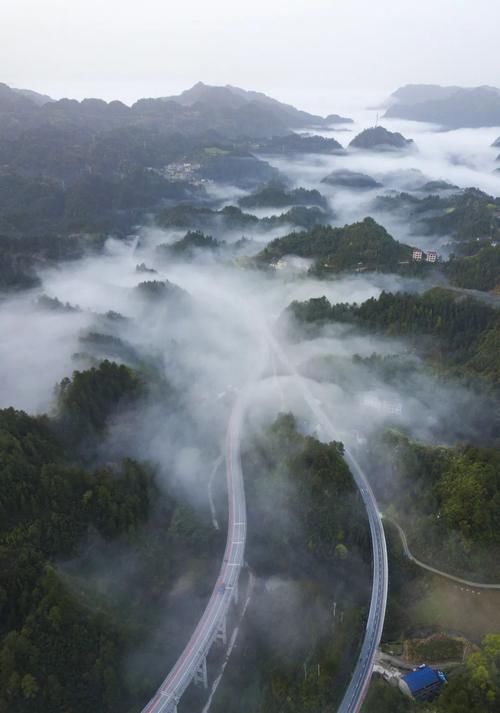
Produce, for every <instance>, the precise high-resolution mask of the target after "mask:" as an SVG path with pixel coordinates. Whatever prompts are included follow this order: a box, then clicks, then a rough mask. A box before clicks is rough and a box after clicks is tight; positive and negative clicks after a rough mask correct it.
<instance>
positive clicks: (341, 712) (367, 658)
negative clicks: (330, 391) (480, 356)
mask: <svg viewBox="0 0 500 713" xmlns="http://www.w3.org/2000/svg"><path fill="white" fill-rule="evenodd" d="M267 339H268V342H269V344H270V345H271V348H272V350H273V351H274V353H275V354H276V356H277V357H278V359H279V361H280V362H281V363H282V364H283V366H284V368H285V369H286V371H287V372H288V373H289V374H290V375H291V376H293V377H295V379H296V381H297V385H298V387H299V389H300V391H301V393H302V396H303V397H304V400H305V401H306V403H307V405H308V406H309V408H310V409H311V411H312V412H313V414H314V417H315V419H317V421H318V423H319V424H320V425H321V427H322V428H323V430H324V432H325V434H326V435H327V437H328V438H330V439H331V440H332V441H334V440H335V436H336V433H335V427H334V425H333V424H332V422H331V421H330V419H329V418H328V416H327V414H326V413H325V411H324V410H323V408H321V404H320V403H319V402H318V400H317V399H315V398H314V396H313V395H312V393H311V391H310V390H309V388H308V385H307V381H306V379H304V378H303V377H302V376H301V375H300V374H299V373H298V371H297V369H295V367H294V366H293V364H292V363H291V361H290V359H289V358H288V357H287V355H286V354H285V352H284V351H283V349H282V348H281V346H280V345H279V343H278V342H277V340H276V339H275V338H274V337H273V335H272V334H271V333H270V332H268V334H267ZM345 459H346V461H347V464H348V465H349V468H350V469H351V472H352V474H353V477H354V480H355V481H356V485H357V486H358V488H359V491H360V493H361V497H362V498H363V503H364V505H365V508H366V512H367V514H368V522H369V525H370V534H371V540H372V558H373V565H372V566H373V584H372V596H371V601H370V611H369V614H368V621H367V624H366V631H365V636H364V639H363V644H362V646H361V651H360V654H359V657H358V661H357V664H356V667H355V669H354V672H353V674H352V677H351V680H350V683H349V686H348V687H347V690H346V692H345V694H344V698H343V699H342V702H341V704H340V707H339V708H338V713H358V711H359V710H360V709H361V706H362V704H363V700H364V698H365V696H366V693H367V690H368V686H369V685H370V680H371V676H372V670H373V665H374V662H375V654H376V652H377V648H378V647H379V644H380V639H381V638H382V629H383V627H384V618H385V609H386V606H387V589H388V581H389V568H388V562H387V546H386V541H385V534H384V527H383V525H382V518H381V515H380V513H379V510H378V507H377V501H376V500H375V496H374V494H373V491H372V489H371V487H370V484H369V483H368V480H367V478H366V476H365V474H364V473H363V471H362V469H361V468H360V466H359V464H358V462H357V461H356V459H355V458H354V456H353V455H352V453H351V452H350V451H349V450H348V449H346V450H345Z"/></svg>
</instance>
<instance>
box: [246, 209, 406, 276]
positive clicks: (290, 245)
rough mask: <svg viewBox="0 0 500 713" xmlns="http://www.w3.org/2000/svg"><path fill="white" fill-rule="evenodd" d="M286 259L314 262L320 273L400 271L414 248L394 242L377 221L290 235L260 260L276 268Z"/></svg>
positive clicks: (276, 242)
mask: <svg viewBox="0 0 500 713" xmlns="http://www.w3.org/2000/svg"><path fill="white" fill-rule="evenodd" d="M286 255H298V256H299V257H304V258H310V259H311V260H313V261H314V269H315V270H316V271H318V272H342V271H343V270H353V269H354V270H356V271H357V272H364V271H365V270H381V271H384V272H385V271H391V270H396V269H397V267H398V264H399V262H400V261H404V260H408V259H409V258H410V255H411V247H410V246H409V245H404V244H403V243H399V242H398V241H397V240H394V238H393V237H391V236H390V235H389V233H388V232H387V231H386V230H385V228H383V227H382V226H381V225H379V224H378V223H376V222H375V221H374V220H373V218H365V219H364V220H363V221H361V222H359V223H353V224H351V225H345V226H344V227H343V228H332V227H331V226H316V227H314V228H313V229H312V230H310V231H304V232H300V233H290V234H289V235H285V236H284V237H282V238H276V239H275V240H272V241H271V242H270V243H269V244H268V245H267V246H266V247H265V248H264V250H262V251H261V252H260V253H259V254H258V255H257V257H256V260H257V261H258V263H260V264H268V265H273V264H276V263H277V262H278V260H280V259H281V258H283V257H284V256H286Z"/></svg>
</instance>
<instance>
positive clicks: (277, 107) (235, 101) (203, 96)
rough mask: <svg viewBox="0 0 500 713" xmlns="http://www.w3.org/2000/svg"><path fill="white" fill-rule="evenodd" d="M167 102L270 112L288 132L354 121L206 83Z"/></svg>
mask: <svg viewBox="0 0 500 713" xmlns="http://www.w3.org/2000/svg"><path fill="white" fill-rule="evenodd" d="M163 101H172V102H176V103H177V104H181V105H182V106H185V107H195V106H197V105H198V106H201V107H206V108H211V109H213V110H217V111H221V110H222V111H234V112H238V111H241V110H242V109H244V110H248V109H251V110H252V111H257V109H258V110H259V111H260V112H264V111H265V112H266V113H267V115H268V116H269V121H270V122H272V121H275V122H277V125H281V126H282V127H284V128H288V129H300V128H304V127H308V126H326V125H328V124H333V123H345V122H350V121H352V120H351V119H347V118H344V117H341V116H338V115H337V114H329V115H328V116H327V117H321V116H318V115H316V114H309V113H308V112H306V111H301V110H300V109H296V108H295V107H294V106H292V105H291V104H285V103H283V102H280V101H278V100H277V99H273V98H272V97H269V96H267V95H266V94H263V93H262V92H255V91H248V90H246V89H241V88H240V87H233V86H231V85H229V84H228V85H226V86H224V87H217V86H215V87H214V86H210V85H208V84H204V83H203V82H198V83H197V84H195V85H194V86H193V87H191V89H187V90H185V91H184V92H182V93H181V94H178V95H176V96H171V97H165V98H164V99H163ZM242 113H244V111H243V112H242Z"/></svg>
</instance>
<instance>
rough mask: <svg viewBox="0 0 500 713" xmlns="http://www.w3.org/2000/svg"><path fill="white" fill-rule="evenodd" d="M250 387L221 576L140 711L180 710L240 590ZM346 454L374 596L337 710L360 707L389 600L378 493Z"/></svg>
mask: <svg viewBox="0 0 500 713" xmlns="http://www.w3.org/2000/svg"><path fill="white" fill-rule="evenodd" d="M265 337H266V342H267V344H268V346H269V348H270V350H271V352H272V353H273V354H274V355H275V356H276V357H277V358H278V359H279V361H280V362H281V364H282V365H283V367H284V369H285V371H286V372H288V373H289V374H290V375H291V376H293V377H295V379H296V381H297V385H298V388H299V389H300V391H301V393H302V395H303V397H304V400H305V401H306V403H307V404H308V406H309V408H310V409H311V411H312V413H313V414H314V417H315V419H317V421H318V423H319V424H320V425H321V427H322V428H323V430H324V432H325V434H326V435H327V437H328V438H329V439H331V440H332V441H333V440H335V437H336V433H335V428H334V426H333V424H332V422H331V421H330V419H329V418H328V416H327V415H326V413H325V411H324V410H323V408H321V405H320V404H319V402H318V401H317V399H315V398H314V397H313V395H312V394H311V392H310V390H309V388H308V385H307V382H306V380H305V379H303V378H302V377H301V376H300V375H299V374H298V372H297V370H296V369H295V368H294V366H293V365H292V363H291V362H290V360H289V359H288V357H287V355H286V354H285V352H284V351H283V349H282V348H281V346H280V345H279V343H278V342H277V341H276V339H275V338H274V337H273V336H272V334H271V333H270V332H268V331H267V330H266V334H265ZM246 393H248V392H243V393H242V394H241V395H240V396H239V397H238V399H237V400H236V402H235V404H234V407H233V410H232V412H231V416H230V419H229V425H228V430H227V437H226V477H227V490H228V532H227V542H226V549H225V552H224V558H223V562H222V565H221V569H220V572H219V577H218V580H217V582H216V585H215V587H214V590H213V592H212V595H211V597H210V600H209V602H208V604H207V607H206V609H205V611H204V612H203V615H202V617H201V619H200V621H199V622H198V625H197V626H196V629H195V630H194V632H193V634H192V636H191V638H190V639H189V642H188V644H187V646H186V647H185V649H184V651H183V652H182V654H181V655H180V657H179V659H178V660H177V662H176V664H175V665H174V667H173V668H172V670H171V671H170V673H169V674H168V676H167V677H166V679H165V680H164V681H163V683H162V684H161V686H160V687H159V689H158V691H157V692H156V694H155V695H154V697H153V698H152V699H151V700H150V702H149V703H148V704H147V705H146V706H145V708H143V710H142V713H175V712H176V710H177V704H178V703H179V700H180V698H181V696H182V694H183V693H184V691H185V690H186V688H187V687H188V686H189V684H190V683H191V681H192V680H193V679H194V678H195V677H196V675H197V673H198V672H199V671H200V669H203V667H204V666H206V656H207V654H208V652H209V651H210V648H211V646H212V644H213V642H214V641H215V640H216V638H217V637H218V636H219V634H220V632H221V630H222V629H223V628H224V627H225V620H226V616H227V613H228V610H229V607H230V605H231V602H232V601H233V598H234V597H235V595H236V594H237V587H238V579H239V575H240V571H241V568H242V566H243V563H244V554H245V544H246V534H247V521H246V504H245V492H244V484H243V473H242V468H241V454H240V441H241V431H242V423H243V416H244V411H245V406H246ZM345 458H346V461H347V463H348V465H349V467H350V469H351V472H352V474H353V477H354V479H355V481H356V484H357V486H358V489H359V491H360V493H361V497H362V498H363V502H364V505H365V507H366V511H367V514H368V520H369V525H370V534H371V539H372V552H373V585H372V596H371V602H370V611H369V615H368V621H367V625H366V631H365V636H364V640H363V644H362V647H361V652H360V655H359V658H358V661H357V664H356V667H355V669H354V673H353V675H352V677H351V681H350V683H349V686H348V688H347V691H346V693H345V695H344V698H343V700H342V703H341V705H340V707H339V709H338V713H359V710H360V708H361V705H362V703H363V700H364V697H365V695H366V692H367V689H368V686H369V683H370V680H371V675H372V669H373V664H374V659H375V653H376V651H377V648H378V646H379V644H380V639H381V636H382V629H383V625H384V617H385V609H386V604H387V588H388V564H387V548H386V542H385V535H384V529H383V526H382V520H381V516H380V513H379V511H378V508H377V503H376V500H375V496H374V494H373V492H372V489H371V487H370V485H369V483H368V481H367V478H366V476H365V474H364V473H363V471H362V469H361V468H360V466H359V464H358V463H357V461H356V459H355V458H354V456H353V455H352V454H351V453H350V452H349V451H348V450H347V449H346V452H345ZM205 670H206V669H205Z"/></svg>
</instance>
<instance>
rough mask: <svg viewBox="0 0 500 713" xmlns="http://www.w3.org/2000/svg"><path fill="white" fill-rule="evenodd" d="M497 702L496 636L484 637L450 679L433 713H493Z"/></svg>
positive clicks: (499, 641) (499, 659)
mask: <svg viewBox="0 0 500 713" xmlns="http://www.w3.org/2000/svg"><path fill="white" fill-rule="evenodd" d="M499 700H500V634H488V635H487V636H485V638H484V639H483V642H482V644H481V647H480V649H479V651H475V652H474V653H471V654H470V655H469V656H468V657H467V660H466V662H465V666H464V668H463V669H461V670H460V671H459V672H458V673H457V674H455V675H452V676H450V678H449V682H448V685H447V686H445V688H444V689H443V692H442V693H441V695H440V696H439V698H438V699H437V702H436V710H437V713H495V711H497V710H498V702H499Z"/></svg>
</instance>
